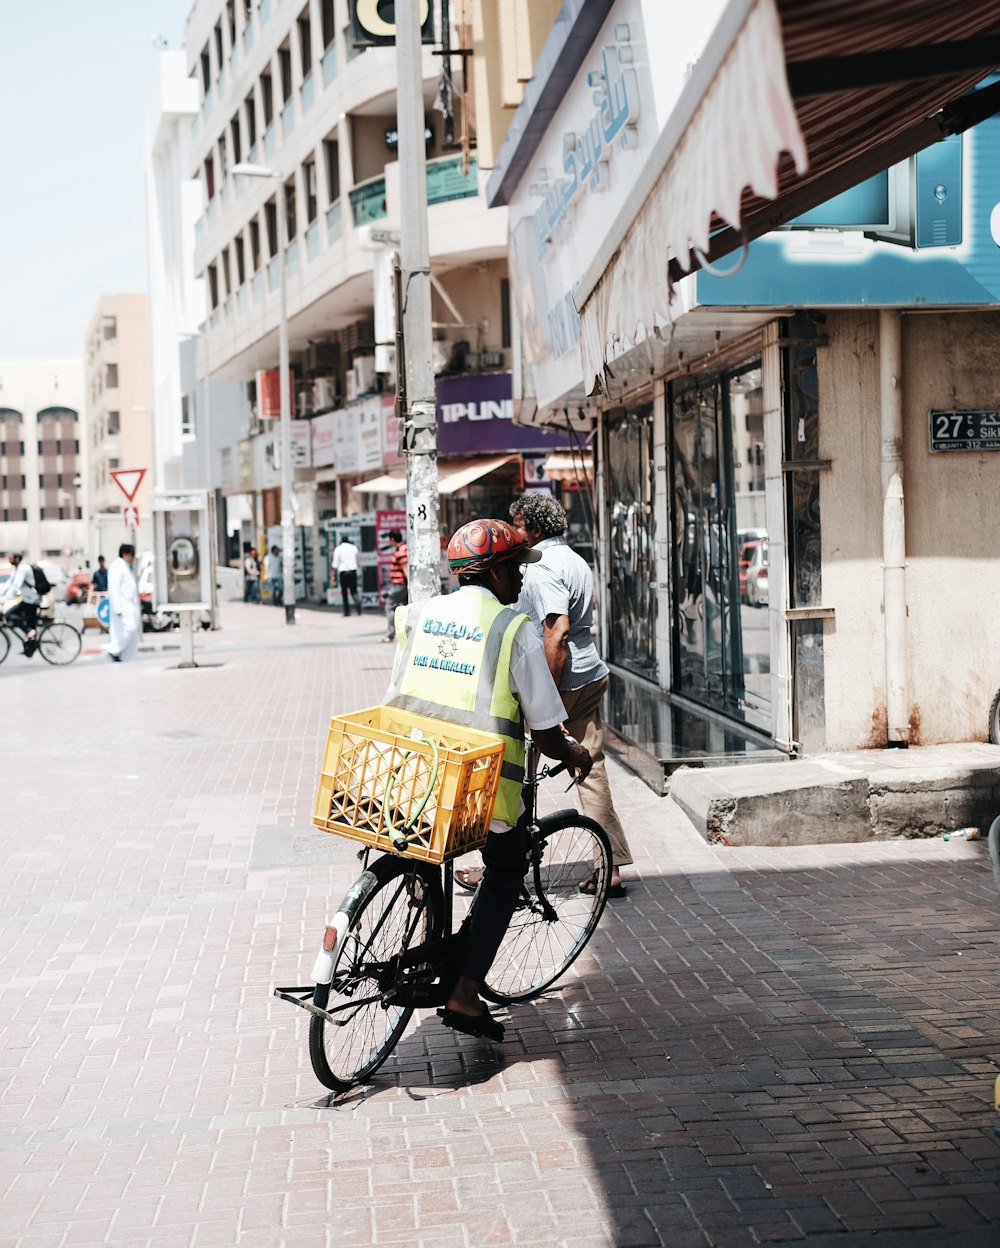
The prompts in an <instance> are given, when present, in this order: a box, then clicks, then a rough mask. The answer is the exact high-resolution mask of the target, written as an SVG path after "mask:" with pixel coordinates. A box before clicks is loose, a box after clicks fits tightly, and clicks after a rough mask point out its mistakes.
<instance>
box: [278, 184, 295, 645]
mask: <svg viewBox="0 0 1000 1248" xmlns="http://www.w3.org/2000/svg"><path fill="white" fill-rule="evenodd" d="M286 241H287V240H286V238H285V184H284V182H283V181H279V182H278V276H279V278H280V283H279V285H280V290H281V296H280V297H281V315H280V319H279V321H278V385H279V386H280V388H281V409H280V410H281V571H282V579H283V597H284V600H285V623H286V624H294V623H295V513H294V512H293V510H292V411H291V404H290V403H289V402H288V291H287V288H286V283H285V243H286Z"/></svg>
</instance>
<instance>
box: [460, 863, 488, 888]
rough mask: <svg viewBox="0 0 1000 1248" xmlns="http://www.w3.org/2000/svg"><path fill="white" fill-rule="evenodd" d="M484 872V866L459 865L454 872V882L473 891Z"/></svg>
mask: <svg viewBox="0 0 1000 1248" xmlns="http://www.w3.org/2000/svg"><path fill="white" fill-rule="evenodd" d="M485 874H486V868H485V867H459V868H458V870H457V871H456V872H455V883H456V884H458V885H459V886H460V887H462V888H466V889H468V890H469V892H470V893H474V892H475V891H476V889H477V888H478V887H479V885H480V882H481V881H482V878H483V876H484V875H485Z"/></svg>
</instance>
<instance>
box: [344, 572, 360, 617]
mask: <svg viewBox="0 0 1000 1248" xmlns="http://www.w3.org/2000/svg"><path fill="white" fill-rule="evenodd" d="M339 579H340V596H341V597H342V598H343V600H344V614H345V615H350V614H351V604H350V602H349V601H348V594H350V596H351V598H353V599H354V605H355V606H356V607H357V609H358V615H360V614H361V599H360V598H359V597H358V574H357V572H341V573H340V574H339Z"/></svg>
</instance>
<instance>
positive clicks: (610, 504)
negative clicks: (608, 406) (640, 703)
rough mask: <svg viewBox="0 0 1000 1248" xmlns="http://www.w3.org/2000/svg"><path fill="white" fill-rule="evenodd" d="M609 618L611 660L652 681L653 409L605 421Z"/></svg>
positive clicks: (654, 665) (640, 409) (654, 604)
mask: <svg viewBox="0 0 1000 1248" xmlns="http://www.w3.org/2000/svg"><path fill="white" fill-rule="evenodd" d="M605 429H606V441H605V455H604V463H605V466H606V473H605V497H606V500H607V502H606V508H607V516H608V536H609V547H610V551H609V553H610V563H611V566H610V568H609V570H608V573H607V575H608V580H609V588H610V608H611V619H610V621H609V627H608V638H609V651H610V653H609V656H608V657H609V659H610V660H611V662H612V663H614V664H616V665H617V666H619V667H622V668H625V669H626V670H627V671H629V672H633V673H634V674H635V675H637V676H643V677H645V678H646V679H647V680H652V681H655V680H656V679H657V675H658V669H657V662H656V613H657V595H656V589H655V585H656V522H655V512H654V508H653V500H654V491H655V466H654V461H653V405H652V403H644V404H642V405H641V406H640V407H636V408H633V409H631V410H629V411H614V412H609V413H608V415H607V419H606V421H605Z"/></svg>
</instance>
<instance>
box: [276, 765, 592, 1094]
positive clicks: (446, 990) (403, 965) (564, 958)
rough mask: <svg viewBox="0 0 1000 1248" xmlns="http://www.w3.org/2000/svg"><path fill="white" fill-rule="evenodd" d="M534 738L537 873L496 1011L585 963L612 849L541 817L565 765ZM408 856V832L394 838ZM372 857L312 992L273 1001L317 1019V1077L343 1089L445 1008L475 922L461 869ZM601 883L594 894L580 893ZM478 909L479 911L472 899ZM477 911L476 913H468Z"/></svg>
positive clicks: (572, 825)
mask: <svg viewBox="0 0 1000 1248" xmlns="http://www.w3.org/2000/svg"><path fill="white" fill-rule="evenodd" d="M538 758H539V754H538V750H537V747H536V746H534V745H532V744H531V743H530V741H529V743H528V749H527V751H526V759H525V777H524V807H525V809H524V813H523V815H522V819H523V820H524V821H525V823H526V826H527V830H528V834H529V846H530V848H529V855H528V856H529V861H530V867H529V871H528V873H527V875H526V877H525V880H524V883H523V885H522V888H521V895H520V897H519V899H518V902H517V908H516V909H515V911H514V916H513V918H512V920H511V923H510V926H509V927H508V929H507V933H506V935H505V936H504V940H503V943H502V944H501V946H500V950H499V952H498V953H497V957H496V960H495V961H494V963H493V966H492V968H491V969H490V972H489V975H488V976H487V979H486V982H485V983H484V985H483V987H482V995H483V996H484V997H485V998H486V999H487V1000H489V1001H492V1002H493V1003H494V1004H497V1005H511V1004H515V1003H518V1002H523V1001H530V1000H532V999H533V998H535V997H537V996H539V995H540V994H541V993H543V992H544V991H545V990H546V989H547V988H549V987H551V985H552V984H554V983H555V982H556V980H557V979H559V977H560V976H561V975H563V974H564V973H565V972H566V971H567V970H568V969H569V967H570V966H572V964H573V963H574V962H575V961H576V959H577V958H578V957H579V956H580V954H581V952H582V951H583V949H584V948H585V946H586V944H587V942H588V941H589V940H590V938H591V936H592V935H593V933H594V929H595V928H596V927H597V924H598V922H599V921H600V918H601V915H602V914H603V912H604V906H605V903H606V901H607V896H608V886H609V884H610V881H611V865H612V864H611V846H610V843H609V841H608V838H607V835H606V833H605V832H604V829H603V828H602V827H601V826H600V825H599V824H598V823H595V822H594V820H592V819H588V818H587V817H586V816H585V815H581V814H580V813H579V811H577V810H575V809H572V808H569V809H564V810H558V811H555V812H554V813H552V814H549V815H543V816H541V817H540V818H539V817H538V816H537V800H536V799H537V791H538V785H539V784H540V782H541V781H542V780H544V779H545V778H546V777H548V776H554V775H557V774H558V773H559V772H561V771H563V770H564V765H563V764H560V765H558V766H556V767H551V768H550V767H548V766H543V767H542V768H541V769H540V770H539V768H538ZM394 844H396V845H397V848H398V847H400V846H402V848H403V850H404V851H405V836H402V837H400V838H399V839H398V840H396V841H394ZM371 853H372V851H371V849H369V848H366V849H364V850H362V851H361V853H360V854H359V855H358V856H359V858H361V859H362V862H363V870H362V872H361V875H360V876H359V877H358V879H357V880H356V881H355V882H354V884H353V885H352V887H351V888H350V889H349V890H348V892H347V895H346V896H345V897H344V899H343V901H342V902H341V903H340V907H339V909H338V911H337V913H336V915H335V916H334V918H333V920H332V922H331V923H330V925H329V926H328V927H327V928H326V932H325V935H324V939H323V946H322V949H321V950H320V953H319V955H318V957H317V959H316V964H315V965H314V967H313V979H314V980H315V983H314V984H310V985H308V986H306V987H299V988H275V989H274V995H275V996H276V997H279V998H280V999H282V1000H284V1001H288V1002H290V1003H291V1004H292V1005H297V1006H300V1007H301V1008H302V1009H304V1010H306V1011H307V1012H308V1013H309V1014H310V1015H311V1016H312V1017H311V1018H310V1023H309V1057H310V1060H311V1062H312V1068H313V1071H314V1072H315V1074H316V1077H317V1079H319V1081H320V1083H322V1084H323V1086H324V1087H327V1088H330V1089H331V1090H332V1091H334V1092H346V1091H348V1090H349V1089H350V1088H352V1087H355V1086H356V1085H357V1084H359V1083H363V1082H365V1081H366V1080H367V1079H369V1078H370V1077H371V1076H372V1075H373V1074H374V1073H375V1072H376V1071H377V1070H378V1068H379V1067H380V1066H381V1065H382V1064H383V1063H384V1062H385V1061H386V1059H387V1058H388V1057H389V1055H390V1054H391V1053H392V1051H393V1049H394V1048H395V1047H396V1045H397V1044H398V1043H399V1041H400V1039H401V1038H402V1036H403V1033H404V1031H405V1030H406V1026H407V1024H408V1023H409V1021H410V1018H411V1016H412V1014H413V1011H414V1009H418V1008H420V1009H429V1008H433V1007H436V1006H442V1005H444V1004H445V1002H446V1001H447V999H448V996H449V994H450V991H451V987H452V985H453V983H454V980H455V978H456V977H457V974H458V966H459V964H460V958H461V951H462V941H463V939H464V935H465V931H466V927H467V924H468V917H466V919H465V921H464V922H463V924H462V925H461V926H460V927H459V928H458V930H457V931H455V930H454V927H453V918H454V905H453V903H454V867H453V860H449V861H447V862H445V863H444V864H443V866H442V867H439V866H436V865H433V864H430V863H426V862H421V861H417V860H415V859H410V858H405V857H402V856H397V855H396V854H391V853H387V854H379V855H377V856H376V858H375V861H374V862H371V863H369V856H370V855H371ZM588 881H593V885H592V887H593V891H592V892H591V891H586V892H585V891H583V890H582V889H581V887H580V885H581V884H582V883H584V882H588ZM472 905H473V906H474V905H475V897H473V900H472ZM470 913H471V911H470Z"/></svg>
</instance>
